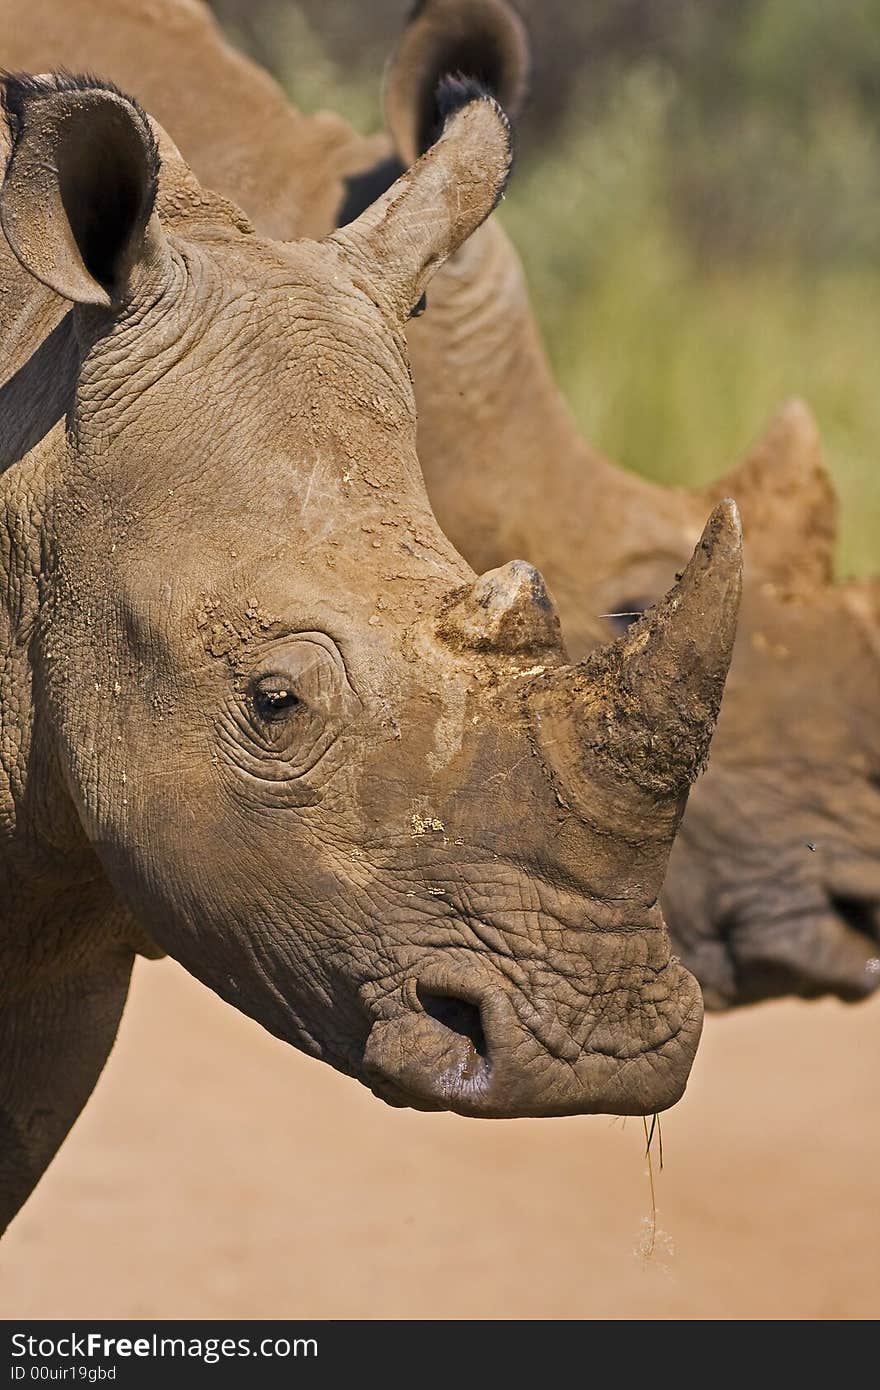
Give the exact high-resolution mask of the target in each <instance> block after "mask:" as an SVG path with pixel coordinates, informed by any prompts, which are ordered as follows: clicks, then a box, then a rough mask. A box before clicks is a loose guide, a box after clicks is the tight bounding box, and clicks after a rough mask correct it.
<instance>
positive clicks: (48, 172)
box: [0, 73, 159, 305]
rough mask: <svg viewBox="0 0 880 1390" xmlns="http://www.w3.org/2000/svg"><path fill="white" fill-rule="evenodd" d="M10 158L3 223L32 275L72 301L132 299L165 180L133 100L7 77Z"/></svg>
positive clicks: (85, 81) (86, 82)
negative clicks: (161, 182)
mask: <svg viewBox="0 0 880 1390" xmlns="http://www.w3.org/2000/svg"><path fill="white" fill-rule="evenodd" d="M3 106H4V110H5V113H6V116H7V120H8V122H9V129H10V133H11V135H12V154H11V157H10V160H9V165H8V168H7V171H6V178H5V180H4V182H3V187H2V190H0V221H2V225H3V231H4V232H5V234H6V237H7V240H8V241H9V244H10V246H11V247H12V250H13V251H14V252H15V254H16V256H17V257H18V259H19V260H20V261H21V263H22V265H23V266H24V267H25V269H27V270H29V271H30V272H31V274H33V275H35V276H36V278H37V279H38V280H41V281H42V282H43V283H44V284H46V285H48V286H49V287H50V288H51V289H54V290H55V291H56V292H57V293H58V294H61V295H63V296H64V297H65V298H66V299H69V300H71V301H72V302H73V303H80V304H102V305H110V304H113V303H118V302H121V301H122V300H124V299H125V297H126V295H127V293H128V292H129V289H130V282H131V278H132V272H133V271H134V269H135V267H136V265H137V263H138V261H139V260H145V259H147V258H148V249H147V247H146V245H145V236H144V233H145V230H146V227H147V224H148V222H149V219H150V216H151V213H152V210H153V205H154V203H155V198H156V191H157V187H158V177H159V154H158V150H157V147H156V142H155V139H154V137H153V132H152V129H151V127H150V123H149V121H148V119H147V117H146V115H145V114H144V112H143V111H142V110H141V108H140V107H139V106H138V105H137V103H136V102H135V101H133V100H132V99H131V98H130V97H126V96H124V95H123V94H122V93H121V92H119V91H117V89H116V88H115V87H113V86H111V85H109V84H104V83H102V82H100V81H99V80H98V79H97V78H92V77H73V76H71V75H70V74H67V73H59V74H52V75H50V76H47V77H17V76H7V77H6V78H5V80H4V82H3Z"/></svg>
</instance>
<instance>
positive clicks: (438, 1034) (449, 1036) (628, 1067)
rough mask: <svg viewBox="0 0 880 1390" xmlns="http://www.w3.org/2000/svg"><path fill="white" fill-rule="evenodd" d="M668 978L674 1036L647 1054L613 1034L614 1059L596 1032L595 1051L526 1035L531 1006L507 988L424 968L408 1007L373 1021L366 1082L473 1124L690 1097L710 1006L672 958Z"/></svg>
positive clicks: (411, 985) (637, 1110) (626, 1108)
mask: <svg viewBox="0 0 880 1390" xmlns="http://www.w3.org/2000/svg"><path fill="white" fill-rule="evenodd" d="M665 973H666V974H667V976H668V978H667V980H666V981H665V982H664V983H665V987H666V988H667V989H668V991H669V994H670V996H673V997H674V998H675V1001H676V1020H675V1023H674V1025H673V1026H671V1027H670V1029H669V1032H668V1036H667V1037H666V1038H665V1039H663V1040H662V1041H660V1042H657V1043H653V1044H651V1045H650V1046H647V1047H644V1046H642V1045H641V1043H640V1041H639V1040H638V1039H637V1038H635V1037H634V1036H629V1037H628V1036H625V1035H622V1034H621V1033H619V1032H618V1033H617V1034H616V1035H615V1043H616V1046H615V1050H614V1051H611V1050H609V1049H608V1048H607V1045H606V1040H605V1038H604V1037H603V1038H602V1039H601V1040H600V1038H599V1033H600V1027H597V1029H596V1030H595V1034H594V1037H595V1040H596V1045H595V1046H591V1045H590V1042H589V1041H587V1043H586V1044H584V1043H582V1042H578V1041H576V1040H575V1038H574V1037H573V1036H570V1035H567V1034H566V1035H565V1036H562V1034H564V1033H565V1030H564V1029H563V1030H560V1028H559V1027H558V1026H556V1027H555V1028H551V1029H549V1030H548V1029H547V1028H546V1026H545V1027H543V1028H540V1029H537V1028H536V1029H532V1028H530V1027H529V1026H527V1024H525V1023H524V1022H523V1019H522V1017H521V1014H523V1013H525V1014H528V1012H529V1008H528V1006H525V1007H523V1001H519V1004H520V1007H519V1008H518V1007H517V1000H516V999H515V998H514V995H513V993H512V990H511V987H510V986H509V985H508V984H506V983H502V982H500V981H499V982H497V983H496V982H492V981H489V980H486V981H485V982H481V983H475V982H474V981H473V980H471V979H464V978H462V977H461V976H460V975H458V973H457V972H456V974H455V975H454V976H452V975H450V973H449V971H448V970H446V969H444V968H440V967H438V968H436V969H432V968H431V967H427V968H426V969H425V970H424V972H422V973H421V974H420V975H419V976H418V978H417V979H416V978H410V979H409V980H408V981H407V982H406V984H405V986H404V989H403V999H404V1008H403V1009H402V1011H401V1012H400V1013H398V1014H397V1015H396V1016H395V1017H393V1018H390V1019H382V1020H380V1021H378V1022H376V1023H374V1025H373V1027H372V1029H371V1031H370V1034H369V1038H368V1040H367V1044H366V1049H365V1053H364V1071H365V1073H366V1077H365V1079H366V1080H367V1083H368V1084H369V1085H370V1086H371V1088H372V1090H373V1092H374V1093H375V1094H376V1095H377V1096H379V1097H380V1098H381V1099H383V1100H385V1101H387V1102H388V1103H389V1104H391V1105H395V1106H408V1107H410V1108H412V1109H416V1110H451V1111H454V1112H455V1113H457V1114H459V1115H468V1116H471V1117H474V1118H492V1119H514V1118H525V1117H542V1116H552V1115H582V1114H583V1115H586V1114H615V1115H626V1114H633V1115H641V1114H651V1113H652V1112H654V1111H658V1110H664V1109H667V1108H668V1107H669V1106H671V1105H674V1104H675V1102H676V1101H677V1100H679V1099H680V1098H681V1096H682V1094H683V1092H684V1089H685V1085H686V1082H687V1077H688V1074H689V1072H690V1068H691V1064H692V1062H693V1058H694V1054H695V1052H696V1048H697V1043H698V1042H699V1037H700V1031H701V1028H702V1018H703V1007H702V998H701V995H700V991H699V987H698V985H697V983H696V980H694V978H693V977H692V976H691V975H690V974H689V973H688V972H687V971H686V970H685V969H684V968H683V967H682V966H681V965H680V964H679V963H678V962H677V961H675V960H672V961H670V963H669V965H668V966H667V967H666V972H665ZM654 987H655V988H656V982H655V986H654ZM600 1026H601V1024H600ZM548 1031H549V1032H550V1033H551V1034H552V1037H550V1038H548V1037H547V1036H546V1035H547V1033H548ZM617 1044H619V1050H617Z"/></svg>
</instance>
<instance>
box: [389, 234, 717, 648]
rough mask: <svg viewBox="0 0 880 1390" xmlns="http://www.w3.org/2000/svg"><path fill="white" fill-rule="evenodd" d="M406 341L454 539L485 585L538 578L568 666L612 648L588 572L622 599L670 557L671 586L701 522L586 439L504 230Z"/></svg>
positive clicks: (476, 241) (462, 256)
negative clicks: (519, 560)
mask: <svg viewBox="0 0 880 1390" xmlns="http://www.w3.org/2000/svg"><path fill="white" fill-rule="evenodd" d="M408 342H409V347H410V354H411V358H412V364H413V375H414V378H415V386H416V398H417V403H418V412H419V458H420V461H421V464H422V468H423V471H424V474H425V480H426V482H427V486H428V492H429V495H430V498H431V503H432V506H433V507H434V510H435V512H436V514H437V518H438V520H439V522H440V524H441V526H442V527H443V529H444V531H445V532H446V533H447V535H448V536H449V537H450V538H451V540H452V541H453V543H454V544H455V545H456V546H457V548H458V549H459V550H460V551H461V552H462V554H463V555H464V556H465V558H466V559H467V560H468V562H469V563H470V564H471V565H473V567H474V569H476V570H477V571H478V572H482V571H484V570H487V569H492V568H494V567H496V566H498V565H499V564H501V563H503V561H505V560H508V559H509V558H510V556H511V555H517V556H522V557H523V558H525V559H527V560H529V561H530V562H531V563H532V564H534V565H536V566H537V568H538V569H540V570H541V572H542V573H543V574H544V575H545V577H546V579H547V581H548V583H549V585H550V588H551V590H552V591H553V595H554V598H555V599H556V602H557V604H558V607H559V611H560V616H561V618H562V623H563V628H564V630H565V633H566V638H567V640H568V642H569V646H570V649H571V651H572V655H575V656H579V655H581V654H582V653H583V652H584V651H585V650H586V649H588V648H589V647H591V646H593V645H594V644H595V642H596V641H599V640H606V639H607V635H608V634H607V630H606V629H605V628H604V626H603V623H602V621H601V619H600V618H599V612H600V607H599V605H598V604H597V603H592V604H590V602H589V601H588V596H587V594H586V593H585V571H589V573H590V575H591V582H592V583H593V584H594V585H596V586H598V585H599V584H600V583H601V582H602V580H603V575H604V573H605V571H606V570H607V571H610V572H611V573H610V575H609V579H610V582H611V586H612V589H613V571H614V569H615V567H619V566H621V565H623V564H624V563H625V562H626V560H627V554H626V552H628V551H629V550H631V551H632V552H633V553H634V554H639V553H643V552H649V553H650V552H651V551H652V550H657V549H660V550H663V551H666V550H669V551H670V565H669V578H670V582H671V581H672V578H673V577H674V573H675V568H676V564H680V563H682V562H683V561H685V560H686V559H687V557H688V555H689V554H690V551H691V550H692V549H693V545H694V543H695V542H696V540H697V538H698V536H699V518H698V517H697V516H696V515H695V513H694V508H693V506H692V504H691V503H690V502H689V501H688V499H687V498H685V497H684V496H683V495H681V494H677V493H675V492H673V491H671V490H669V489H664V488H660V487H657V486H656V485H655V484H652V483H649V482H647V481H646V480H644V479H642V478H638V477H636V476H635V475H633V474H631V473H628V472H626V471H625V470H623V469H620V468H617V467H615V466H614V465H613V464H611V463H609V462H608V460H607V459H605V458H603V457H602V456H601V454H599V453H598V452H596V451H595V450H594V449H592V448H590V446H589V445H588V444H587V443H586V442H585V440H584V439H583V438H582V436H581V435H580V433H579V432H578V429H577V426H576V425H575V422H574V420H573V418H572V415H571V412H570V411H569V408H568V406H567V404H566V402H565V400H564V398H563V396H562V393H561V391H560V390H559V388H558V387H557V385H556V383H555V381H554V379H553V375H552V372H551V369H550V365H549V363H548V361H547V357H546V354H545V352H544V348H543V345H542V343H541V339H540V334H539V332H538V328H537V325H536V322H535V318H534V314H533V312H532V309H531V305H530V303H529V298H528V292H527V289H526V285H525V281H524V277H523V272H522V267H521V265H520V263H519V259H518V257H517V255H516V252H515V251H514V249H513V247H512V245H511V244H510V242H509V240H508V239H507V237H506V235H505V234H504V232H503V231H502V229H501V228H500V227H499V226H498V224H497V222H495V221H494V220H493V221H491V222H489V223H487V224H486V225H485V226H484V227H483V228H481V230H480V231H479V232H477V233H476V234H475V235H474V236H473V237H472V238H471V240H470V241H469V242H468V243H467V245H466V246H465V247H464V249H463V250H462V251H461V252H460V253H459V254H458V256H456V257H455V258H454V259H453V261H451V262H449V263H448V264H447V265H446V267H444V269H443V270H442V271H441V272H440V273H439V274H438V276H437V277H436V279H435V280H434V282H433V283H432V285H431V288H430V290H429V293H428V309H427V313H426V314H425V315H424V316H423V317H422V318H420V319H416V320H415V321H414V322H413V323H412V325H411V326H410V330H409V333H408ZM609 537H613V546H612V547H609V544H608V541H609Z"/></svg>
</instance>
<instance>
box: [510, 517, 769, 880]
mask: <svg viewBox="0 0 880 1390" xmlns="http://www.w3.org/2000/svg"><path fill="white" fill-rule="evenodd" d="M741 586H742V531H741V528H740V519H739V512H738V511H737V507H736V504H735V502H733V501H731V500H730V499H729V498H727V499H725V500H724V501H723V502H721V503H720V504H719V505H718V506H717V507H716V508H715V510H714V512H713V513H712V515H711V517H710V518H709V521H708V523H707V525H706V529H705V530H704V532H703V534H702V536H701V538H700V541H699V543H698V545H697V548H696V550H695V551H694V554H693V557H692V559H691V561H690V563H689V564H688V566H687V568H686V569H685V571H684V573H683V574H682V576H681V578H680V579H679V581H678V583H677V584H676V585H675V587H674V588H673V589H672V590H671V591H670V592H669V593H668V594H667V596H666V598H665V599H664V600H663V602H662V603H660V604H658V605H657V607H656V608H653V609H649V610H648V612H647V613H645V614H644V616H643V617H642V618H641V619H640V620H639V621H638V622H637V623H635V624H634V625H633V626H632V627H630V628H629V629H628V631H627V633H626V634H625V636H623V637H621V638H619V639H618V640H617V641H616V642H614V643H612V644H610V645H608V646H604V647H600V648H599V649H598V650H597V651H595V652H593V653H592V654H591V655H590V656H589V657H588V658H587V660H586V661H584V662H582V663H581V664H580V665H579V666H575V667H571V666H568V667H564V668H562V669H561V670H558V671H554V672H550V673H548V674H547V675H545V676H542V677H540V678H539V679H538V680H536V681H535V682H533V683H532V684H531V685H530V686H529V688H528V690H527V691H526V692H524V694H525V696H526V698H528V700H529V702H530V704H531V706H532V708H533V711H534V713H535V714H536V715H537V717H538V720H539V723H540V727H541V736H542V743H543V744H544V746H545V748H546V750H547V761H548V764H549V766H550V767H551V769H552V771H553V775H554V778H555V780H556V783H557V787H558V789H559V793H560V797H561V798H566V799H567V801H569V802H570V803H571V804H572V805H573V807H574V808H575V809H578V810H583V812H584V813H585V814H587V815H589V816H590V818H591V819H594V820H596V821H597V822H598V821H601V823H602V824H603V825H604V826H605V827H606V828H607V829H610V830H612V832H616V831H619V832H620V833H621V835H622V836H623V837H624V838H626V839H628V840H630V841H632V840H633V838H636V839H638V838H646V839H647V838H650V839H654V840H657V841H663V842H666V845H667V850H668V846H669V844H671V841H672V836H673V835H674V833H675V829H676V828H677V826H678V822H679V820H680V819H681V816H682V814H683V812H684V807H685V802H686V800H687V793H688V789H689V787H690V785H691V783H692V782H693V780H694V778H695V777H696V776H697V774H698V773H699V772H700V771H701V770H702V768H703V766H704V764H705V761H706V757H707V754H708V751H709V744H710V741H711V738H712V734H713V732H714V729H715V722H716V719H717V717H718V710H719V707H720V704H721V696H722V693H723V690H724V682H725V680H726V678H727V671H728V667H729V665H730V658H731V655H732V652H733V643H734V639H735V636H736V624H737V616H738V612H739V600H740V591H741ZM658 886H659V885H658Z"/></svg>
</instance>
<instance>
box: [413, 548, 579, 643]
mask: <svg viewBox="0 0 880 1390" xmlns="http://www.w3.org/2000/svg"><path fill="white" fill-rule="evenodd" d="M437 631H438V634H439V636H440V637H442V638H443V640H444V641H445V642H446V643H447V644H448V645H449V646H451V647H455V648H458V649H459V650H470V651H482V652H495V653H499V654H502V655H505V656H519V655H526V656H529V657H535V658H549V657H550V656H551V655H552V656H553V657H554V658H555V659H556V660H558V659H559V657H560V656H561V654H562V652H563V645H562V634H561V631H560V626H559V618H558V616H557V614H556V608H555V606H554V603H553V600H552V598H551V597H550V594H549V592H548V590H547V586H546V584H545V583H544V579H543V577H542V576H541V575H540V574H539V573H538V571H537V570H536V569H535V568H534V566H533V565H528V564H526V562H525V561H524V560H512V561H511V562H510V564H507V565H501V566H500V568H498V569H494V570H487V572H486V573H485V574H481V575H480V577H479V579H477V581H476V582H475V583H474V584H473V585H472V586H471V587H470V588H469V589H466V590H465V591H464V592H463V593H460V594H459V595H457V596H456V597H455V599H454V601H453V604H452V606H451V607H450V608H448V609H447V610H446V612H445V613H444V614H443V616H442V617H441V619H440V621H439V623H438V625H437Z"/></svg>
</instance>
